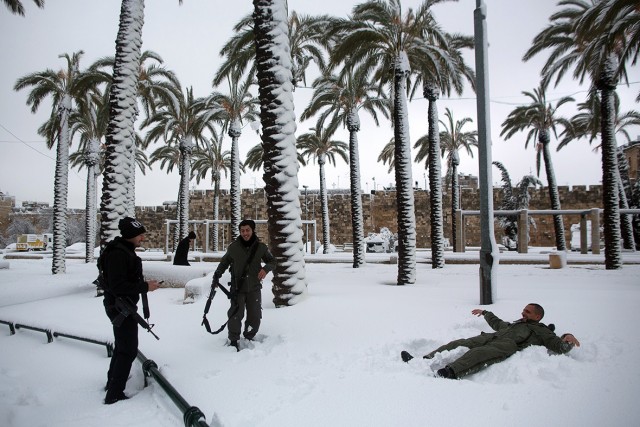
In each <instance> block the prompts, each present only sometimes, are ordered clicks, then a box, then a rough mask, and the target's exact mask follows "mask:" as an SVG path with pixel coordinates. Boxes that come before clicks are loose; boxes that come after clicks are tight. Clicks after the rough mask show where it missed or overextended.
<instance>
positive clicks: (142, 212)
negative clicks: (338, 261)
mask: <svg viewBox="0 0 640 427" xmlns="http://www.w3.org/2000/svg"><path fill="white" fill-rule="evenodd" d="M558 191H559V193H560V201H561V205H562V208H563V209H591V208H601V207H602V188H601V187H600V186H591V187H589V188H587V187H586V186H573V187H571V188H570V187H566V186H561V187H559V188H558ZM222 193H223V194H221V196H220V205H219V206H220V208H219V218H220V219H229V217H230V210H229V195H228V192H227V191H224V192H222ZM531 196H532V197H531V202H530V205H529V207H530V209H550V206H551V203H550V201H549V193H548V191H547V189H546V188H544V189H538V190H534V191H531ZM501 197H502V193H501V190H500V189H494V209H495V210H498V209H499V207H500V201H501ZM414 198H415V214H416V237H417V246H418V247H424V248H426V247H429V246H430V245H431V239H430V229H429V214H430V209H429V192H428V191H424V190H416V191H415V192H414ZM241 200H242V218H252V219H259V220H263V219H266V213H267V212H266V198H265V194H264V191H263V190H262V189H258V190H256V191H251V190H243V192H242V198H241ZM479 200H480V199H479V193H478V190H475V189H467V188H464V189H463V190H462V194H461V203H462V209H464V210H479V209H480V201H479ZM306 201H307V206H306V209H305V196H304V194H301V196H300V206H301V209H302V213H301V218H302V219H306V218H308V219H310V220H313V219H315V220H316V223H317V239H318V241H320V242H321V241H322V212H321V209H320V200H319V194H318V191H309V192H308V193H307V196H306ZM443 205H444V227H445V229H444V235H445V238H447V239H449V240H450V241H451V240H452V239H451V199H450V194H449V193H448V192H444V193H443ZM362 208H363V219H364V231H365V236H366V235H367V234H368V233H374V232H376V233H377V232H379V231H380V229H381V228H382V227H387V228H388V229H389V230H391V231H392V232H394V233H395V232H397V221H396V193H395V191H377V192H375V194H363V195H362ZM136 214H137V215H138V218H139V219H140V220H141V221H142V222H143V224H144V225H145V227H146V228H147V230H148V232H147V236H146V237H147V239H146V240H147V243H146V246H147V247H154V248H164V242H165V240H164V239H165V225H164V224H165V220H166V219H171V220H173V219H175V218H176V209H175V206H171V207H163V206H157V207H138V208H136ZM563 217H564V227H565V237H566V239H567V242H568V241H569V239H570V237H571V234H570V229H571V224H578V223H579V222H580V217H579V215H564V216H563ZM189 218H190V219H192V220H202V219H213V191H211V190H206V191H200V190H198V191H194V192H192V193H191V201H190V209H189ZM533 218H534V220H535V221H536V228H535V229H534V228H531V230H530V239H531V240H530V245H531V246H555V237H554V231H553V218H552V217H551V216H538V215H536V216H534V217H533ZM329 219H330V222H331V226H330V233H331V238H330V240H331V243H332V244H334V245H336V246H338V247H339V246H341V245H344V244H345V243H351V242H352V240H353V238H352V235H351V208H350V198H349V193H348V192H347V191H346V190H345V191H342V192H341V191H339V190H331V191H330V194H329ZM195 229H196V234H197V235H198V245H199V246H201V245H203V244H204V242H205V236H204V233H205V227H204V225H202V224H199V225H196V226H195ZM303 230H305V231H306V227H303ZM465 230H466V236H465V237H466V242H465V243H466V245H467V246H479V245H480V220H479V217H468V218H467V219H466V221H465ZM256 231H257V234H258V235H259V236H260V238H261V239H262V240H264V241H267V242H268V235H267V229H266V226H265V225H263V224H258V227H257V230H256ZM309 234H310V235H311V236H312V235H313V231H312V228H311V227H309ZM495 234H496V241H497V242H501V241H502V236H503V232H502V229H500V228H499V227H498V226H497V224H496V227H495ZM229 239H230V230H229V228H228V227H227V226H221V227H220V230H219V244H220V247H219V249H220V250H223V249H224V248H225V247H226V245H228V243H229ZM210 241H211V242H213V238H212V237H210ZM170 245H171V243H170Z"/></svg>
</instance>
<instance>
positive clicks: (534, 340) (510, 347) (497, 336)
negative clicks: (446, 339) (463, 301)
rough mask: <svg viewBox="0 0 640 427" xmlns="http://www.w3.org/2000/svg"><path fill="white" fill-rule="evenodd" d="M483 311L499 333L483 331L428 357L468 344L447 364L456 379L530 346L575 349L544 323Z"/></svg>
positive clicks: (490, 324)
mask: <svg viewBox="0 0 640 427" xmlns="http://www.w3.org/2000/svg"><path fill="white" fill-rule="evenodd" d="M482 314H483V315H484V318H485V320H486V321H487V323H488V324H489V326H490V327H491V329H493V330H494V331H496V332H492V333H485V332H482V333H481V334H480V335H478V336H475V337H472V338H463V339H459V340H455V341H451V342H450V343H448V344H445V345H443V346H442V347H440V348H438V349H436V350H434V351H432V352H431V353H429V354H428V355H426V356H425V358H428V359H431V358H433V356H434V355H435V354H436V353H439V352H442V351H445V350H453V349H455V348H458V347H468V348H469V351H467V352H466V353H465V354H464V355H462V356H461V357H460V358H458V359H456V360H455V361H454V362H452V363H449V365H448V366H449V367H450V368H451V369H452V370H453V372H454V373H455V375H456V377H457V378H462V377H464V376H467V375H470V374H473V373H476V372H478V371H480V370H482V369H484V368H486V367H487V366H489V365H492V364H494V363H497V362H501V361H503V360H505V359H506V358H508V357H509V356H511V355H512V354H514V353H515V352H517V351H519V350H522V349H523V348H525V347H529V346H530V345H543V346H545V347H546V348H547V349H549V350H551V351H553V352H555V353H567V352H569V351H570V350H571V349H572V348H573V344H571V343H568V342H565V341H563V340H562V338H561V337H559V336H557V335H556V334H555V333H554V332H553V331H552V330H551V329H549V327H548V326H547V325H545V324H544V323H540V322H536V321H534V320H524V319H520V320H517V321H515V322H513V323H509V322H505V321H503V320H501V319H500V318H499V317H498V316H496V315H495V314H493V313H492V312H490V311H486V310H485V311H484V312H483V313H482Z"/></svg>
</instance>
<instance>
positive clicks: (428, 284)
mask: <svg viewBox="0 0 640 427" xmlns="http://www.w3.org/2000/svg"><path fill="white" fill-rule="evenodd" d="M372 255H373V254H367V257H368V259H371V260H373V257H372ZM376 255H382V254H376ZM340 256H344V255H336V259H339V258H340ZM386 256H387V257H388V254H387V255H386ZM468 256H470V257H471V256H474V255H468ZM313 257H317V258H320V257H321V256H319V255H318V256H313ZM423 257H424V254H423V253H421V252H418V261H419V263H418V265H417V282H416V284H414V285H410V286H404V287H398V286H394V283H395V278H396V275H397V265H390V264H378V263H373V262H371V263H369V264H367V265H366V266H364V267H363V268H360V269H353V268H351V265H350V263H348V262H345V263H311V262H309V263H307V265H306V272H307V279H308V295H307V297H306V298H305V299H304V300H303V301H302V302H301V303H300V304H298V305H296V306H294V307H287V308H278V309H276V308H275V307H274V306H273V303H272V302H271V299H272V294H271V289H270V286H271V283H270V281H269V280H270V278H271V276H269V277H268V280H267V281H265V287H264V290H263V300H264V311H263V324H262V327H261V330H260V338H261V339H260V341H259V342H253V343H249V344H248V346H249V347H250V348H246V349H244V350H242V351H241V352H239V353H236V352H235V350H234V349H232V348H230V347H226V346H225V342H226V337H225V335H224V333H223V334H221V335H217V336H212V335H208V334H207V333H206V332H205V330H204V328H203V327H202V326H200V322H201V318H202V312H203V308H204V302H205V300H204V297H201V298H200V299H197V300H196V302H195V303H193V304H183V297H184V290H183V289H181V288H169V289H160V290H158V291H156V292H153V293H151V294H149V300H150V305H151V321H152V322H154V323H156V326H155V328H154V331H155V332H156V333H157V334H158V335H159V336H160V340H159V341H156V340H155V339H154V338H153V337H152V336H150V335H149V334H147V333H146V332H144V331H140V349H141V351H142V352H143V353H144V354H145V355H146V356H147V357H148V358H149V359H153V360H154V361H155V362H156V363H157V364H158V366H159V368H160V371H161V372H162V374H163V375H164V376H165V377H166V378H168V379H169V381H171V383H172V384H173V385H174V387H175V388H176V389H177V390H178V391H179V392H180V393H181V395H182V396H183V397H184V398H185V399H186V400H187V402H189V404H191V405H194V406H197V407H198V408H200V410H202V412H203V413H204V414H205V416H206V419H207V422H208V423H211V424H212V425H216V426H323V427H325V426H403V427H404V426H421V427H422V426H462V425H467V426H470V425H473V426H489V425H491V426H513V425H518V426H540V425H550V426H603V425H606V426H632V425H637V423H638V419H640V406H639V405H638V404H637V398H638V396H640V367H639V365H638V361H639V360H640V333H639V332H638V322H637V311H638V308H639V307H640V265H625V266H624V268H622V269H621V270H617V271H606V270H605V269H604V267H603V266H602V265H570V266H569V267H567V268H564V269H549V268H548V266H547V265H544V264H538V265H500V266H499V267H498V271H497V284H496V285H497V296H498V298H497V301H496V302H495V304H493V305H492V306H489V307H485V308H486V309H490V310H492V311H493V312H495V313H496V314H497V315H498V316H500V317H502V318H503V319H505V320H515V319H517V318H519V316H520V313H521V310H522V308H523V307H524V305H526V304H527V303H529V302H538V303H540V304H542V305H543V306H544V307H545V309H546V312H547V315H546V316H545V319H544V321H546V322H548V323H555V324H556V326H557V332H559V333H562V332H568V331H570V332H572V333H574V334H575V336H576V337H577V338H578V339H579V340H580V341H581V343H582V346H581V347H580V348H576V349H574V350H573V351H572V352H570V353H569V354H568V355H561V356H559V355H549V354H548V353H547V351H546V349H544V348H542V347H534V348H528V349H526V350H524V351H522V352H520V353H518V354H516V355H515V356H513V357H511V358H510V359H508V360H507V361H505V362H503V363H499V364H496V365H493V366H491V367H489V368H488V369H486V370H484V371H482V372H480V373H478V374H475V375H473V376H470V377H468V378H466V379H464V380H447V379H441V378H435V377H434V370H435V369H437V368H440V367H441V366H443V365H444V364H446V362H447V361H448V360H451V359H453V358H455V357H456V356H457V355H458V354H460V353H461V352H462V351H463V350H462V349H458V350H457V351H454V352H451V353H449V354H442V355H441V356H439V357H437V358H436V359H434V360H431V361H426V360H423V359H421V358H416V359H414V360H413V361H411V362H410V363H409V364H406V363H403V362H402V361H401V360H400V356H399V354H400V351H401V350H402V349H407V350H409V351H410V352H412V353H414V354H416V355H422V354H425V353H427V352H428V351H430V350H432V349H433V348H435V347H437V346H439V345H441V344H443V343H445V342H447V341H449V340H451V339H454V338H460V337H467V336H472V335H476V334H478V333H479V332H480V331H488V330H489V328H488V326H487V325H486V323H485V322H484V320H483V319H482V318H476V317H474V316H472V315H471V313H470V312H471V310H472V309H473V308H476V307H478V299H479V281H478V265H453V264H449V265H447V266H446V267H445V268H444V269H440V270H432V269H431V267H430V264H429V263H425V262H420V261H421V258H423ZM475 257H476V258H477V253H476V255H475ZM346 259H348V256H347V257H346ZM635 259H636V260H637V259H638V258H637V256H635ZM7 262H9V264H10V268H9V269H0V319H1V320H6V321H12V322H18V323H24V324H27V325H32V326H38V327H43V328H48V329H52V330H53V331H59V332H66V333H70V334H75V335H82V336H87V337H91V338H95V339H99V340H105V341H110V340H111V339H112V332H111V325H110V324H109V322H108V320H107V318H106V316H105V315H104V311H103V309H102V300H101V298H95V297H94V295H95V288H94V287H93V286H92V285H91V284H90V283H91V281H92V280H93V279H94V278H95V276H96V269H95V266H94V265H87V264H84V263H83V262H82V260H77V259H68V260H67V273H66V274H63V275H56V276H52V275H51V273H50V271H51V259H50V258H45V259H41V260H38V259H32V260H20V259H11V260H7ZM144 265H145V268H146V269H147V270H148V272H150V273H151V272H153V274H154V275H160V276H162V275H163V274H166V275H167V277H169V276H171V277H173V278H174V279H175V278H176V277H178V278H179V277H183V278H184V280H189V279H190V278H192V277H196V279H194V282H193V283H195V286H196V287H197V286H198V285H201V286H202V285H203V284H206V283H207V281H208V280H209V279H203V278H199V279H198V278H197V277H201V276H202V274H203V273H206V272H207V271H212V270H213V269H214V268H215V266H216V264H214V263H192V265H193V266H192V267H174V266H172V265H170V263H166V262H159V261H145V262H144ZM225 278H226V277H223V283H225V282H224V279H225ZM205 287H206V285H205ZM227 307H228V301H227V300H226V299H225V298H224V297H223V295H222V294H221V293H218V295H217V296H216V298H215V299H214V303H213V305H212V307H211V311H210V313H209V316H208V317H209V320H210V321H211V324H212V326H213V327H216V328H217V326H218V325H220V324H222V323H223V321H224V318H225V312H226V309H227ZM108 363H109V359H108V357H107V352H106V349H105V348H104V347H100V346H97V345H93V344H87V343H82V342H77V341H72V340H69V339H65V338H55V339H54V342H53V343H50V344H48V343H47V339H46V337H45V335H44V334H42V333H39V332H34V331H29V330H24V329H20V330H18V331H17V333H16V334H15V335H10V332H9V327H8V326H5V325H0V425H1V426H5V427H9V426H65V427H74V426H83V427H86V426H102V425H105V423H106V422H108V424H109V425H110V426H154V427H156V426H179V425H183V421H182V415H181V414H180V413H179V411H178V410H177V408H176V407H175V405H174V404H173V403H172V402H171V400H170V399H169V398H168V397H167V396H166V394H165V393H164V391H163V390H162V389H161V388H160V386H159V385H158V384H157V383H155V382H154V381H153V380H152V379H151V380H150V385H149V386H148V387H146V388H144V386H143V382H144V381H143V374H142V369H141V366H140V364H139V363H138V362H136V363H135V364H134V367H133V370H132V376H131V378H130V380H129V382H128V384H127V390H126V393H127V394H129V395H130V396H132V398H131V399H129V400H127V401H123V402H118V403H117V404H115V405H111V406H107V405H103V404H102V399H103V397H104V391H103V387H104V383H105V380H106V370H107V367H108ZM105 420H108V421H105Z"/></svg>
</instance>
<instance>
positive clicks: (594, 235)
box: [591, 208, 600, 255]
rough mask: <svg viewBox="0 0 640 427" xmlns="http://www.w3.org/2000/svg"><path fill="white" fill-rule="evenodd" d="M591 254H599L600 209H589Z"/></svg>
mask: <svg viewBox="0 0 640 427" xmlns="http://www.w3.org/2000/svg"><path fill="white" fill-rule="evenodd" d="M591 253H592V254H594V255H597V254H599V253H600V209H598V208H594V209H591Z"/></svg>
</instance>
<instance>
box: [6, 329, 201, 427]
mask: <svg viewBox="0 0 640 427" xmlns="http://www.w3.org/2000/svg"><path fill="white" fill-rule="evenodd" d="M0 324H3V325H7V326H9V330H10V332H11V335H15V333H16V330H17V329H28V330H31V331H36V332H42V333H44V334H46V336H47V343H51V342H53V338H54V337H56V338H58V337H63V338H69V339H72V340H77V341H82V342H86V343H90V344H97V345H101V346H104V347H106V349H107V355H108V356H109V357H112V356H113V343H111V342H109V341H100V340H96V339H93V338H87V337H80V336H77V335H72V334H67V333H63V332H54V331H52V330H51V329H46V328H40V327H37V326H30V325H25V324H22V323H14V322H9V321H7V320H2V319H0ZM137 358H138V360H139V361H140V363H141V364H142V372H143V374H144V385H145V387H146V386H147V385H148V383H147V378H148V377H153V378H154V379H155V380H156V382H157V383H158V385H160V387H161V388H162V390H164V392H165V393H166V394H167V396H169V398H170V399H171V400H172V401H173V403H174V404H175V405H176V406H177V407H178V409H180V412H182V414H183V421H184V425H185V426H186V427H192V426H198V427H206V426H208V424H207V422H206V418H205V416H204V414H203V413H202V411H201V410H200V409H198V408H197V407H196V406H191V405H189V403H188V402H187V401H186V400H185V399H184V398H183V397H182V396H181V395H180V393H178V391H177V390H176V389H175V388H174V387H173V386H172V385H171V383H170V382H169V381H168V380H167V379H166V378H165V377H164V376H163V375H162V374H161V373H160V370H159V369H158V365H157V364H156V362H154V361H153V360H151V359H147V357H146V356H145V355H144V354H143V353H142V352H141V351H140V350H138V356H137Z"/></svg>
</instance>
